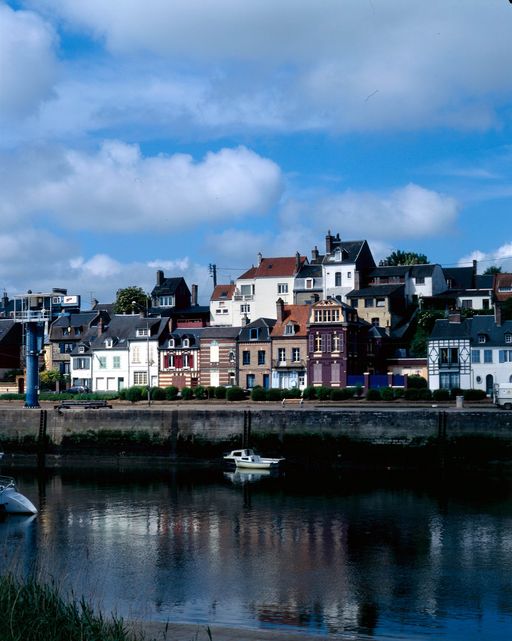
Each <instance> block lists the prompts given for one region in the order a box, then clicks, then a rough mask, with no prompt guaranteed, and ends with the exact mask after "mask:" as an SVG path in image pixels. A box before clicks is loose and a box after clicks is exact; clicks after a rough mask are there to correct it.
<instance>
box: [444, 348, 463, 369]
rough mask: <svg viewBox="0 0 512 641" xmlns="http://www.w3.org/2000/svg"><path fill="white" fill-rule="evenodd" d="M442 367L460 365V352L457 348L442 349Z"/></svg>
mask: <svg viewBox="0 0 512 641" xmlns="http://www.w3.org/2000/svg"><path fill="white" fill-rule="evenodd" d="M440 361H441V365H458V363H459V350H458V348H457V347H441V351H440Z"/></svg>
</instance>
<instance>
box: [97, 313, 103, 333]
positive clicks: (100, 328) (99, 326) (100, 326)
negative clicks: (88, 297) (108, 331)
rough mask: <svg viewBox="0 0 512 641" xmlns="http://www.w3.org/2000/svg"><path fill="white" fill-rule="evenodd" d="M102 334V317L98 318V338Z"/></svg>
mask: <svg viewBox="0 0 512 641" xmlns="http://www.w3.org/2000/svg"><path fill="white" fill-rule="evenodd" d="M102 334H103V316H100V317H99V318H98V336H101V335H102Z"/></svg>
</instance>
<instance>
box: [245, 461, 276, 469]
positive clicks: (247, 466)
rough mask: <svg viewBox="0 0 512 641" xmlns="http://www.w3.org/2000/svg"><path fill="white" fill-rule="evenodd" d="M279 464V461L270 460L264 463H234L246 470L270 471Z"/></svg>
mask: <svg viewBox="0 0 512 641" xmlns="http://www.w3.org/2000/svg"><path fill="white" fill-rule="evenodd" d="M279 463H280V459H272V460H271V461H266V460H265V459H261V460H260V461H235V465H236V466H237V467H241V468H243V469H247V470H270V469H271V468H273V467H277V466H278V465H279Z"/></svg>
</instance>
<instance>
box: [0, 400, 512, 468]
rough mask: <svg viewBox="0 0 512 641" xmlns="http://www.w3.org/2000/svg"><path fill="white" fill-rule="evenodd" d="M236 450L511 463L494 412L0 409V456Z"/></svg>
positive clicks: (511, 444)
mask: <svg viewBox="0 0 512 641" xmlns="http://www.w3.org/2000/svg"><path fill="white" fill-rule="evenodd" d="M241 445H249V446H256V447H258V448H259V449H260V450H261V451H264V452H265V453H267V452H274V453H276V452H280V453H284V454H286V456H287V458H288V457H290V458H296V459H297V460H300V459H301V460H309V461H311V460H313V459H316V460H318V461H319V462H321V461H331V462H332V461H336V459H339V458H340V457H343V459H344V460H347V458H352V459H354V460H362V459H364V458H365V457H366V458H368V460H380V461H381V462H382V461H385V460H388V459H389V461H393V460H394V459H396V457H397V456H399V457H401V458H402V460H404V459H406V458H407V457H409V456H411V453H414V454H415V455H418V456H420V457H425V458H426V459H432V458H435V459H436V460H438V459H442V460H446V459H455V458H459V459H460V458H461V457H465V458H466V459H467V460H472V459H475V460H476V459H482V460H483V459H485V460H487V461H489V460H501V461H507V460H510V461H511V462H512V412H507V411H503V410H494V409H481V410H480V409H466V408H465V409H455V408H453V407H450V408H444V409H443V408H441V407H438V408H432V407H424V408H411V407H402V408H389V409H388V408H387V407H375V408H372V407H364V408H357V407H356V408H354V407H343V406H340V407H332V406H331V407H325V408H323V407H307V406H305V407H298V406H297V407H293V408H292V407H286V408H283V407H281V406H280V405H275V406H270V405H268V406H267V405H266V406H260V405H249V404H246V405H244V406H238V405H237V406H233V408H231V407H229V406H228V407H226V406H222V407H221V406H217V407H207V406H201V405H190V406H187V405H183V404H181V405H180V406H169V405H167V406H161V407H158V406H153V407H150V408H142V407H138V406H135V407H133V408H132V407H130V406H125V407H115V406H114V408H112V409H99V410H94V409H72V410H56V409H53V408H52V409H44V408H42V409H25V408H22V407H13V408H9V407H8V408H5V407H4V408H0V451H1V450H2V449H3V450H4V451H6V452H8V451H9V452H12V451H18V452H32V453H36V452H37V453H39V454H42V455H46V454H66V453H70V452H76V451H80V452H81V453H82V454H86V453H88V452H89V453H91V454H92V453H94V454H98V453H101V452H107V451H108V452H109V453H110V454H112V453H119V452H122V453H123V454H125V453H142V452H145V453H151V452H153V453H155V454H160V455H162V456H166V457H169V456H170V457H172V458H174V459H176V460H179V459H180V458H186V457H188V458H190V457H192V458H193V457H203V458H204V457H208V456H211V457H216V456H218V455H219V453H220V452H222V451H224V450H226V449H231V448H232V447H239V446H241Z"/></svg>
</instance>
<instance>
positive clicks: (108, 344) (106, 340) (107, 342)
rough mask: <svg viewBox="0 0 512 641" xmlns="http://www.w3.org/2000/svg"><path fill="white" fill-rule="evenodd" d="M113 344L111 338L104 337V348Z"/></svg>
mask: <svg viewBox="0 0 512 641" xmlns="http://www.w3.org/2000/svg"><path fill="white" fill-rule="evenodd" d="M113 344H114V341H113V340H112V339H111V338H106V339H105V348H106V349H111V348H112V345H113Z"/></svg>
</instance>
